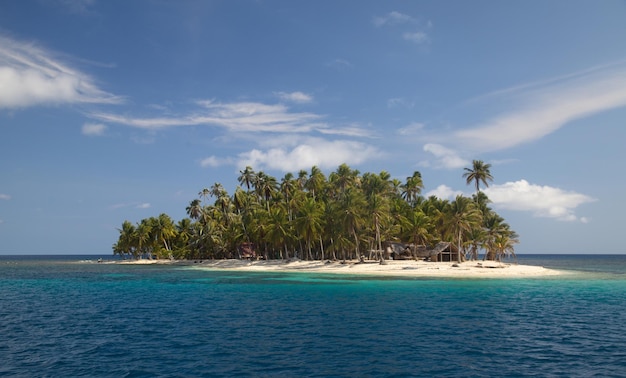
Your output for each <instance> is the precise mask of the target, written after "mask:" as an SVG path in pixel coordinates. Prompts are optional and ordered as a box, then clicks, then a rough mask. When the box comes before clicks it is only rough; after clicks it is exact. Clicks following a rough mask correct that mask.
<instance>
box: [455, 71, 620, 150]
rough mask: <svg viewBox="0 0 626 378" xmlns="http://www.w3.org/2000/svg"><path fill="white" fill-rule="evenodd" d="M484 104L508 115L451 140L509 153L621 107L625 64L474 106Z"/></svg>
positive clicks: (501, 93)
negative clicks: (502, 109) (501, 104)
mask: <svg viewBox="0 0 626 378" xmlns="http://www.w3.org/2000/svg"><path fill="white" fill-rule="evenodd" d="M485 101H493V102H494V104H495V105H497V103H498V102H499V101H502V102H506V108H507V109H511V110H510V111H507V112H504V113H501V114H500V115H498V116H496V117H494V118H491V119H489V120H487V121H485V122H484V123H482V124H480V125H478V126H476V127H473V128H469V129H465V130H460V131H457V132H456V133H454V135H452V137H453V138H455V139H456V140H457V141H459V143H461V144H462V145H465V146H469V147H470V148H473V149H475V150H480V151H494V150H501V149H506V148H510V147H513V146H516V145H519V144H522V143H527V142H531V141H534V140H537V139H540V138H542V137H544V136H546V135H548V134H550V133H553V132H555V131H556V130H558V129H560V128H561V127H563V126H564V125H566V124H567V123H569V122H572V121H574V120H576V119H580V118H584V117H587V116H589V115H592V114H595V113H599V112H602V111H606V110H609V109H614V108H618V107H623V106H626V64H624V63H621V64H615V65H612V66H611V65H609V66H602V67H598V68H592V69H589V70H586V71H583V72H581V73H575V74H571V75H566V76H563V77H559V78H555V79H552V80H548V81H545V82H541V83H531V84H526V85H522V86H518V87H516V88H511V89H506V90H501V91H498V92H495V93H493V94H488V95H485V96H482V97H481V98H479V99H477V100H474V102H485ZM492 105H493V104H492Z"/></svg>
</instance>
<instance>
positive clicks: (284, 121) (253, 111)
mask: <svg viewBox="0 0 626 378" xmlns="http://www.w3.org/2000/svg"><path fill="white" fill-rule="evenodd" d="M197 104H198V105H199V106H200V108H199V109H197V110H196V111H194V112H192V113H190V114H187V115H182V116H179V117H154V118H133V117H127V116H122V115H117V114H112V113H92V114H91V117H93V118H96V119H99V120H101V121H103V122H109V123H117V124H122V125H127V126H132V127H137V128H141V129H146V130H155V129H163V128H168V127H178V126H198V125H212V126H218V127H223V128H226V129H228V130H230V131H235V132H282V133H286V132H292V133H293V132H295V133H304V132H310V131H311V130H313V129H317V128H320V129H322V128H326V125H325V124H324V123H321V122H319V120H320V119H321V118H322V116H321V115H318V114H314V113H294V112H290V111H289V108H288V107H287V106H285V105H283V104H275V105H267V104H263V103H258V102H236V103H216V102H214V101H211V100H205V101H198V102H197Z"/></svg>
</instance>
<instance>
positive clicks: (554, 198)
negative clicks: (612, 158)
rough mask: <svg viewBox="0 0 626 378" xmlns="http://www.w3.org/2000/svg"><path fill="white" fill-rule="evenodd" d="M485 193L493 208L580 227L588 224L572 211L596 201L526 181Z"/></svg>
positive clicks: (505, 185)
mask: <svg viewBox="0 0 626 378" xmlns="http://www.w3.org/2000/svg"><path fill="white" fill-rule="evenodd" d="M484 192H485V194H486V195H487V196H488V197H489V199H490V200H491V201H492V202H493V204H494V206H496V207H499V208H502V209H508V210H518V211H531V212H533V214H534V215H535V216H538V217H546V218H554V219H557V220H561V221H580V222H583V223H587V222H588V221H589V220H588V219H587V218H585V217H580V218H579V217H577V216H576V215H575V213H574V210H575V209H576V208H577V207H578V206H580V205H582V204H585V203H589V202H594V201H596V199H594V198H591V197H589V196H587V195H584V194H580V193H576V192H572V191H565V190H562V189H559V188H554V187H550V186H541V185H536V184H530V183H529V182H528V181H526V180H519V181H515V182H507V183H505V184H502V185H492V186H490V187H489V188H486V189H485V190H484Z"/></svg>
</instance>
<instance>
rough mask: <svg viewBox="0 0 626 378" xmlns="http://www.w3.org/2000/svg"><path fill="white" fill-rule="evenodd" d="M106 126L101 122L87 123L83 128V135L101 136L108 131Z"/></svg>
mask: <svg viewBox="0 0 626 378" xmlns="http://www.w3.org/2000/svg"><path fill="white" fill-rule="evenodd" d="M106 128H107V127H106V126H105V125H103V124H101V123H85V124H84V125H83V127H82V129H81V132H82V133H83V135H90V136H101V135H104V132H105V131H106Z"/></svg>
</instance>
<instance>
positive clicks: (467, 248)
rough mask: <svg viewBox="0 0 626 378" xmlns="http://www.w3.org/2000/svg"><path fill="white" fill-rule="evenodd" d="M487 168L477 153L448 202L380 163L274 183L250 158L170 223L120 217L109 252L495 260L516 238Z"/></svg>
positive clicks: (509, 252)
mask: <svg viewBox="0 0 626 378" xmlns="http://www.w3.org/2000/svg"><path fill="white" fill-rule="evenodd" d="M490 167H491V165H490V164H485V163H484V162H483V161H480V160H474V161H473V164H472V167H471V168H465V169H464V173H463V175H462V177H463V178H464V179H465V181H466V183H467V184H468V185H473V186H474V187H475V189H476V192H475V193H474V194H473V195H472V196H471V197H466V196H462V195H458V196H457V197H456V198H455V199H454V200H452V201H450V200H445V199H440V198H437V197H435V196H430V197H428V198H424V197H423V196H422V195H421V191H422V189H423V187H424V185H423V181H422V176H421V174H420V172H418V171H416V172H414V173H413V175H412V176H409V177H407V178H406V180H405V181H404V182H401V181H400V180H398V179H392V178H391V176H390V174H389V173H388V172H386V171H382V172H380V173H378V174H376V173H369V172H368V173H364V174H361V173H360V172H359V171H358V170H354V169H351V168H350V167H349V166H348V165H347V164H342V165H340V166H339V167H338V168H337V169H336V170H335V171H333V172H332V173H330V175H329V176H328V177H326V176H325V175H324V174H323V173H322V171H321V170H320V169H319V168H318V167H316V166H314V167H312V168H311V170H310V171H309V172H307V171H306V170H300V171H299V172H298V175H297V176H294V175H293V174H292V173H287V174H285V175H284V177H283V178H282V179H281V180H280V182H279V181H278V180H277V179H276V178H275V177H272V176H270V175H267V174H265V173H264V172H262V171H259V172H255V171H254V170H253V169H252V167H249V166H248V167H246V168H245V169H244V170H242V171H240V176H239V177H238V178H237V181H238V183H239V185H238V186H237V187H236V189H235V191H234V193H233V194H232V195H231V194H229V193H228V192H227V191H226V190H225V189H224V187H223V185H222V184H220V183H215V184H214V185H213V186H211V187H210V188H205V189H203V190H201V191H200V192H199V193H198V198H196V199H193V200H192V201H191V202H190V203H189V206H188V207H187V208H186V212H187V215H188V217H186V218H184V219H181V220H180V221H178V222H176V223H175V222H174V221H173V220H172V219H171V218H170V217H169V216H168V215H167V214H160V215H159V216H158V217H150V218H146V219H142V220H141V221H140V222H138V223H136V224H132V223H131V222H130V221H124V222H123V224H122V227H121V228H120V229H119V239H118V240H117V242H116V243H115V244H114V245H113V253H114V254H116V255H121V256H122V257H124V258H125V259H131V260H140V259H147V260H148V261H152V260H155V259H156V260H163V259H165V260H166V261H176V260H186V261H191V260H223V259H237V260H266V261H269V260H281V261H292V260H304V261H318V262H319V261H327V262H333V261H340V262H342V263H344V264H345V263H346V262H347V261H351V262H354V261H356V262H361V263H366V262H378V263H380V264H387V263H389V262H391V261H397V260H413V261H417V260H420V261H421V260H426V261H432V262H438V261H447V262H456V263H462V262H466V261H477V260H479V256H482V257H481V258H480V260H482V261H495V262H500V263H501V262H502V261H503V260H504V259H505V258H514V257H515V252H514V246H515V244H516V243H518V242H519V239H518V235H517V234H516V233H515V231H513V230H512V229H511V228H510V226H509V225H508V224H507V223H506V222H505V220H504V219H503V218H502V217H501V216H500V215H498V214H497V213H496V212H495V211H494V210H492V209H491V208H490V207H489V203H490V200H489V198H488V197H487V195H486V194H485V193H484V192H482V191H481V190H480V188H481V185H483V186H488V185H489V182H491V181H493V177H492V175H491V172H490ZM481 252H482V253H481ZM478 266H479V267H480V266H481V265H478Z"/></svg>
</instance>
